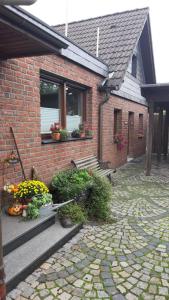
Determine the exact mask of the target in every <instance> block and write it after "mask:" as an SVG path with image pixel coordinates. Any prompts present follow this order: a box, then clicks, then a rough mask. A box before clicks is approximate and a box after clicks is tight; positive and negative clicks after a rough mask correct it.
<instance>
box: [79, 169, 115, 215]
mask: <svg viewBox="0 0 169 300" xmlns="http://www.w3.org/2000/svg"><path fill="white" fill-rule="evenodd" d="M111 200H112V185H111V183H110V182H109V180H108V179H107V178H105V177H101V176H99V175H97V174H93V184H92V188H91V192H90V195H89V198H88V199H87V201H86V205H85V206H86V209H87V213H88V216H89V217H90V218H92V219H96V220H103V221H107V220H109V219H110V202H111Z"/></svg>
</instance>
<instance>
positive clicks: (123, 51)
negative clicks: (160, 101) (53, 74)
mask: <svg viewBox="0 0 169 300" xmlns="http://www.w3.org/2000/svg"><path fill="white" fill-rule="evenodd" d="M148 14H149V9H148V8H142V9H135V10H131V11H125V12H121V13H115V14H110V15H105V16H101V17H97V18H92V19H87V20H81V21H77V22H72V23H69V25H68V37H69V38H70V39H71V40H73V41H74V42H75V43H77V44H78V45H80V46H81V47H83V48H84V49H86V50H87V51H89V52H90V53H92V54H93V55H95V56H96V43H97V29H98V27H99V32H100V34H99V58H101V59H102V60H103V61H104V62H106V63H107V64H108V65H109V72H114V74H113V79H112V81H113V82H114V85H120V84H121V83H122V80H123V78H124V75H125V72H126V70H127V67H128V64H129V62H130V59H131V56H132V54H133V51H134V49H135V47H136V45H137V42H138V40H139V38H140V36H141V34H142V31H143V28H144V26H145V23H146V21H147V18H148ZM54 28H55V29H56V30H57V31H59V32H60V33H62V34H63V33H64V30H65V25H64V24H62V25H57V26H54ZM152 63H153V64H154V61H153V58H152ZM152 71H153V70H152ZM154 73H155V72H154ZM154 77H155V76H154ZM150 81H153V80H150Z"/></svg>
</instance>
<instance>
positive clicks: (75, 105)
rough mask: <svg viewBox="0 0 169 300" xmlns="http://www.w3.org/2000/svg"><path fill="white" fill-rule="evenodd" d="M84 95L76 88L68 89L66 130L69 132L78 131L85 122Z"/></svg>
mask: <svg viewBox="0 0 169 300" xmlns="http://www.w3.org/2000/svg"><path fill="white" fill-rule="evenodd" d="M82 96H83V94H82V92H81V91H79V90H78V89H76V88H72V87H69V86H67V87H66V128H67V130H68V131H73V130H74V129H78V128H79V125H80V124H81V123H82V122H83V114H82V102H83V98H82Z"/></svg>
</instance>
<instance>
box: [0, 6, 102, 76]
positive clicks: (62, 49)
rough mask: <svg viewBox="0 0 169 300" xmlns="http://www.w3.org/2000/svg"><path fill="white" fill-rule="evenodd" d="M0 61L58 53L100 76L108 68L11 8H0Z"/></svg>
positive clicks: (64, 38) (24, 13)
mask: <svg viewBox="0 0 169 300" xmlns="http://www.w3.org/2000/svg"><path fill="white" fill-rule="evenodd" d="M0 37H1V43H0V59H7V58H18V57H24V56H36V55H47V54H52V53H56V54H57V53H58V54H59V55H62V56H64V57H66V58H68V59H70V60H71V61H73V62H75V63H77V64H80V65H81V66H84V67H85V68H88V69H89V70H92V71H94V72H96V73H97V74H100V75H102V76H104V77H106V76H107V74H108V66H107V65H106V64H105V63H103V62H102V61H101V60H100V59H98V58H96V57H94V56H92V55H91V54H89V53H88V52H87V51H85V50H84V49H82V48H80V47H79V46H76V45H75V43H73V42H72V41H70V40H69V39H68V38H66V37H64V36H63V35H61V34H60V33H59V32H56V30H54V29H53V28H52V27H51V26H49V25H47V24H46V23H45V22H43V21H41V20H39V19H38V18H36V17H35V16H33V15H32V14H30V13H28V12H27V11H25V10H23V9H22V8H20V7H15V6H1V5H0Z"/></svg>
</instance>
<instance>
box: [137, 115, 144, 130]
mask: <svg viewBox="0 0 169 300" xmlns="http://www.w3.org/2000/svg"><path fill="white" fill-rule="evenodd" d="M138 133H139V134H143V114H139V122H138Z"/></svg>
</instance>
